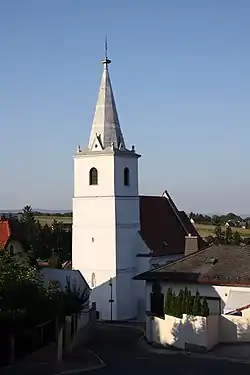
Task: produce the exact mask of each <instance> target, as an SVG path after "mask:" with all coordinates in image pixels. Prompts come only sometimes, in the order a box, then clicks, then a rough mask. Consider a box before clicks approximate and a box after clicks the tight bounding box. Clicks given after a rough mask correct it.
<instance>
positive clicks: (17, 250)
mask: <svg viewBox="0 0 250 375" xmlns="http://www.w3.org/2000/svg"><path fill="white" fill-rule="evenodd" d="M11 246H13V255H18V256H24V255H25V252H24V248H23V246H22V245H21V243H20V242H19V241H16V240H11V241H10V242H9V243H8V246H7V248H6V250H7V251H8V253H9V254H10V253H11Z"/></svg>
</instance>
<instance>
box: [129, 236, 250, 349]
mask: <svg viewBox="0 0 250 375" xmlns="http://www.w3.org/2000/svg"><path fill="white" fill-rule="evenodd" d="M189 240H190V241H191V242H192V241H194V239H193V240H191V237H189V238H187V244H188V241H189ZM191 242H190V243H191ZM187 247H188V246H187ZM187 250H188V249H187ZM249 266H250V247H249V246H211V247H208V248H206V249H204V250H201V251H192V250H191V248H189V251H187V252H186V256H185V257H183V258H181V259H179V260H177V261H175V262H172V263H170V264H166V265H164V266H162V267H158V268H157V269H153V270H150V271H147V272H144V273H143V274H140V275H137V276H136V277H135V279H136V280H145V281H146V296H147V307H146V309H147V315H148V318H147V336H148V339H149V340H151V341H157V340H158V341H162V338H161V332H160V331H161V329H162V330H164V329H165V328H166V322H167V320H166V319H164V318H163V319H162V318H159V317H157V315H159V313H158V312H155V307H154V306H153V305H152V302H153V300H152V291H153V290H154V288H155V286H156V285H157V286H158V290H159V291H160V293H161V294H162V295H163V296H164V297H165V295H166V293H167V291H168V289H169V287H171V288H172V290H173V292H174V293H176V294H178V293H179V291H180V290H181V289H184V288H185V287H187V288H188V290H190V291H191V293H192V295H195V294H196V292H197V291H198V292H199V294H200V296H202V297H206V299H207V302H208V307H209V316H210V317H211V319H210V320H212V321H213V323H212V328H211V327H210V330H209V332H210V333H211V331H213V332H214V333H215V336H213V340H212V342H213V345H216V344H217V343H218V342H237V341H248V340H249V339H250V313H249V311H250V310H249V305H250V274H249ZM163 304H164V299H162V306H160V307H159V308H158V311H159V312H160V311H163V310H164V306H163ZM236 312H238V314H236ZM152 315H153V317H152ZM160 315H162V314H160ZM163 315H164V314H163ZM235 315H241V316H235ZM154 316H155V317H154ZM175 323H176V322H175ZM164 324H165V328H163V327H164ZM156 325H157V331H158V336H157V337H156V335H155V334H152V332H156ZM164 335H165V333H164V334H163V336H164ZM163 336H162V337H163ZM196 336H197V335H196ZM201 336H202V335H201ZM164 337H166V335H165V336H164ZM168 337H169V334H168ZM185 340H186V342H188V341H189V340H190V337H185ZM182 345H184V343H182Z"/></svg>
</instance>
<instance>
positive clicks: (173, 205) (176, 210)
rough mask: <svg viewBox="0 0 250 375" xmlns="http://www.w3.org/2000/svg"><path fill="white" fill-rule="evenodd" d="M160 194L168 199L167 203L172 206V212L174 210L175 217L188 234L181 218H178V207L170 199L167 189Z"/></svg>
mask: <svg viewBox="0 0 250 375" xmlns="http://www.w3.org/2000/svg"><path fill="white" fill-rule="evenodd" d="M162 196H163V197H164V198H165V199H167V200H168V202H169V205H170V207H171V208H172V210H173V212H174V214H175V216H176V218H177V219H178V220H179V222H180V224H181V226H182V228H183V229H184V230H185V232H186V233H187V234H189V231H188V230H187V228H186V227H185V225H184V223H183V221H182V220H181V218H180V215H179V210H178V208H177V207H176V205H175V203H174V201H173V200H172V198H171V196H170V194H169V193H168V191H167V190H165V191H164V193H163V194H162Z"/></svg>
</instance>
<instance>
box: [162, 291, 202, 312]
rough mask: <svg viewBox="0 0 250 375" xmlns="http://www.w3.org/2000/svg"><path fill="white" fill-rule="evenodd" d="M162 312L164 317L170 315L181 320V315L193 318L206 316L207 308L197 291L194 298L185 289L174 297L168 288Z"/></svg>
mask: <svg viewBox="0 0 250 375" xmlns="http://www.w3.org/2000/svg"><path fill="white" fill-rule="evenodd" d="M164 307H165V308H164V311H165V314H166V315H172V316H175V317H176V318H182V316H183V314H187V315H194V316H208V315H209V308H208V304H207V300H206V298H205V297H202V298H201V297H200V295H199V292H198V291H197V293H196V295H195V296H192V295H191V291H190V290H188V289H187V287H186V288H185V289H184V290H183V289H181V290H180V291H179V294H178V295H176V294H175V293H173V291H172V288H168V291H167V294H166V298H165V306H164Z"/></svg>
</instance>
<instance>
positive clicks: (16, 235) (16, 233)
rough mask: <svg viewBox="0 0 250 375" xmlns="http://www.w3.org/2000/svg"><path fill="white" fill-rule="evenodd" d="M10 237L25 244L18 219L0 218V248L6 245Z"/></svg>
mask: <svg viewBox="0 0 250 375" xmlns="http://www.w3.org/2000/svg"><path fill="white" fill-rule="evenodd" d="M10 237H12V238H13V239H15V240H17V241H19V242H21V243H22V244H23V245H24V246H26V239H25V233H24V232H23V230H22V227H21V225H20V223H19V221H18V220H16V219H2V220H0V250H1V249H4V248H5V247H6V245H7V243H8V241H9V239H10Z"/></svg>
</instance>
